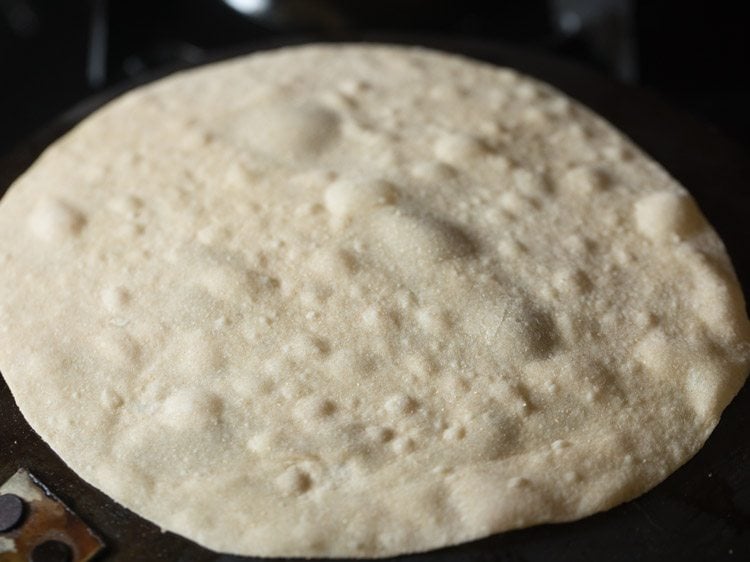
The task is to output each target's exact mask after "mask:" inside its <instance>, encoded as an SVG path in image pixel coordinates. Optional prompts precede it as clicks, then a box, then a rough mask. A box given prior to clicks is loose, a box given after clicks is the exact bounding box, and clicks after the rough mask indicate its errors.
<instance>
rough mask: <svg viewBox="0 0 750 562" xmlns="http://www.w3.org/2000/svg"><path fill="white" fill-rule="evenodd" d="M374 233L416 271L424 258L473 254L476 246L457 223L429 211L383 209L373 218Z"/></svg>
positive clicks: (371, 224)
mask: <svg viewBox="0 0 750 562" xmlns="http://www.w3.org/2000/svg"><path fill="white" fill-rule="evenodd" d="M369 226H370V230H371V235H372V236H373V238H374V239H375V241H376V242H379V243H380V244H381V245H382V246H383V248H384V249H385V250H386V252H387V253H388V254H390V255H391V257H392V258H393V259H394V261H395V262H396V263H399V264H401V265H402V266H403V267H404V268H406V269H412V270H414V271H413V273H417V272H418V271H417V270H418V269H419V268H421V265H420V262H421V261H423V260H424V261H431V262H439V261H442V260H445V259H449V258H454V257H461V256H466V255H469V254H472V253H473V252H474V247H473V244H472V243H471V241H470V240H469V238H468V237H467V236H466V234H465V233H464V232H463V231H462V230H461V229H460V228H458V227H456V226H453V225H450V224H448V223H445V222H441V221H439V220H437V219H434V218H432V217H430V216H427V215H415V214H411V213H408V212H404V211H403V210H401V209H398V208H396V209H383V210H381V212H378V213H376V214H374V215H373V217H372V220H371V221H370V225H369Z"/></svg>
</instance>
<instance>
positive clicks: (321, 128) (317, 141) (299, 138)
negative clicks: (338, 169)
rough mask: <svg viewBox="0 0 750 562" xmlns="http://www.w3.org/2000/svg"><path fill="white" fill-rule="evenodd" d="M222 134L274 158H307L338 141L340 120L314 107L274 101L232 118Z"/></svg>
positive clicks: (331, 113) (312, 103)
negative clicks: (279, 156) (280, 156)
mask: <svg viewBox="0 0 750 562" xmlns="http://www.w3.org/2000/svg"><path fill="white" fill-rule="evenodd" d="M225 134H228V135H229V136H230V137H232V138H233V139H235V140H238V141H240V142H241V143H243V144H245V145H249V146H252V147H253V148H256V149H258V150H261V151H263V152H265V153H268V154H273V155H274V156H276V157H278V155H286V156H288V157H292V158H310V157H313V156H315V155H318V154H320V153H321V152H323V151H325V150H327V149H328V148H330V147H331V146H332V145H333V144H334V143H335V142H336V141H337V140H338V139H339V137H340V135H341V127H340V117H339V115H338V113H336V112H335V111H332V110H331V109H328V108H326V107H324V106H322V105H320V104H318V103H314V102H307V103H303V104H285V103H282V102H281V101H280V100H275V101H274V103H269V104H266V105H259V106H258V107H255V108H253V109H251V110H249V111H247V110H246V111H243V112H242V113H241V114H240V115H235V116H234V117H233V119H232V120H231V121H230V122H229V123H228V125H227V127H226V133H225Z"/></svg>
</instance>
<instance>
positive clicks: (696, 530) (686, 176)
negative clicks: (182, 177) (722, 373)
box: [0, 35, 750, 562]
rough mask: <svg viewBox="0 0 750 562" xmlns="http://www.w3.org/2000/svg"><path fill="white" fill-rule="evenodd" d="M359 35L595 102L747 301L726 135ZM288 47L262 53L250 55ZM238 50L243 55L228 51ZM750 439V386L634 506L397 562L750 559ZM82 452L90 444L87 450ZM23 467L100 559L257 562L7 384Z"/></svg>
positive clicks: (594, 78) (738, 181)
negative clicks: (654, 170) (723, 259)
mask: <svg viewBox="0 0 750 562" xmlns="http://www.w3.org/2000/svg"><path fill="white" fill-rule="evenodd" d="M314 39H316V38H314V37H313V38H303V39H302V40H296V41H292V42H290V41H285V44H290V43H299V42H304V41H305V40H314ZM351 39H352V40H368V41H381V42H383V41H385V42H394V43H406V44H419V45H424V46H429V47H432V48H437V49H442V50H445V51H450V52H457V53H462V54H465V55H468V56H471V57H474V58H476V59H480V60H485V61H488V62H491V63H494V64H498V65H503V66H510V67H513V68H516V69H518V70H520V71H522V72H525V73H527V74H530V75H531V76H535V77H537V78H540V79H542V80H544V81H546V82H549V83H551V84H552V85H554V86H556V87H557V88H559V89H560V90H562V91H563V92H565V93H566V94H568V95H570V96H571V97H573V98H575V99H577V100H578V101H580V102H582V103H584V104H585V105H587V106H589V107H590V108H592V109H593V110H594V111H596V112H597V113H599V114H600V115H602V116H604V117H605V118H606V119H608V120H609V121H610V122H611V123H613V124H614V125H615V126H616V127H618V128H619V129H620V130H621V131H623V132H624V133H625V134H627V135H628V136H629V137H630V138H631V139H632V140H634V141H635V142H636V144H638V145H639V146H640V147H642V148H643V149H644V150H645V151H646V152H647V153H648V154H650V155H651V156H652V157H653V158H654V159H655V160H656V161H657V162H659V163H661V164H662V165H663V166H664V167H665V168H666V169H667V170H668V171H669V172H670V173H671V174H672V175H673V176H674V177H675V178H677V180H678V181H680V182H681V183H682V184H683V185H684V186H686V187H687V189H688V190H689V191H690V192H691V193H692V194H693V196H694V197H695V198H696V199H697V200H698V203H699V204H700V206H701V208H702V209H703V211H704V212H705V214H706V216H707V217H708V219H709V221H710V222H711V224H712V225H713V226H714V227H715V228H716V230H717V231H718V233H719V235H720V236H721V238H722V239H723V240H724V242H725V243H726V246H727V249H728V251H729V254H730V255H731V256H732V259H733V262H734V265H735V268H736V270H737V274H738V276H739V278H740V280H741V281H744V289H745V294H748V289H749V288H750V287H748V283H749V282H750V247H749V246H748V244H747V242H748V238H749V237H748V235H749V234H750V227H748V219H747V217H746V214H747V211H748V210H750V157H748V156H749V155H748V154H747V153H746V152H745V151H744V150H743V149H741V148H739V147H738V146H736V145H734V144H732V143H730V142H729V141H727V140H726V139H725V138H724V137H722V136H721V135H720V134H719V133H718V132H717V131H715V130H713V129H712V128H710V127H708V126H706V125H704V124H702V123H699V122H697V121H695V120H693V119H692V118H691V117H689V116H687V115H685V114H683V113H681V112H679V111H678V110H675V109H674V108H672V107H670V106H668V105H666V104H665V103H663V102H662V101H660V100H658V99H656V98H655V97H653V96H652V95H650V94H648V93H646V92H643V91H640V90H637V89H634V88H630V87H626V86H623V85H621V84H618V83H615V82H612V81H610V80H609V79H606V78H603V77H601V76H599V75H597V74H595V73H593V72H591V71H590V70H587V69H585V68H583V67H581V66H578V65H576V64H573V63H570V62H566V61H563V60H559V59H556V58H552V57H550V56H549V55H543V54H538V53H533V52H529V51H525V50H520V49H516V48H510V47H507V46H501V45H497V44H489V43H480V42H475V41H472V40H446V39H443V38H440V39H436V38H416V39H415V38H413V37H411V38H404V37H392V36H383V35H377V36H358V37H355V38H351ZM280 45H281V43H278V44H274V45H269V44H266V45H261V46H255V47H253V48H252V49H244V50H243V51H242V52H248V51H250V50H256V49H259V48H267V47H274V46H280ZM236 54H241V53H238V52H234V53H224V54H223V55H224V56H228V55H236ZM217 58H223V57H217ZM206 62H210V61H206ZM171 70H175V69H171ZM164 74H166V72H165V73H161V74H160V75H164ZM155 77H157V76H153V77H152V78H155ZM134 85H136V84H132V83H131V84H128V85H126V86H127V87H123V88H120V89H119V90H118V91H113V92H109V93H107V94H105V95H102V96H99V97H97V98H94V99H91V100H89V101H87V102H85V103H83V104H82V105H80V106H77V107H76V108H74V109H73V110H71V111H70V112H68V113H66V114H65V115H63V116H62V117H61V118H60V119H59V120H58V121H57V122H55V123H53V124H52V125H50V127H48V128H47V129H46V130H44V131H42V132H41V133H40V134H39V135H37V136H36V137H34V138H33V139H31V140H29V141H27V142H26V143H24V144H23V145H21V146H20V147H19V148H18V149H17V150H16V151H15V152H14V153H12V154H11V155H9V156H7V157H6V158H5V159H3V160H2V161H0V189H2V190H4V189H6V188H7V187H8V186H9V185H10V183H11V182H12V181H13V180H14V179H15V178H16V177H17V176H18V175H19V174H20V173H21V172H22V171H23V170H24V169H25V168H26V167H28V166H29V165H30V164H31V162H32V161H33V160H34V159H35V158H36V157H37V156H38V155H39V153H40V152H41V150H43V149H44V147H45V146H47V145H48V144H49V143H50V142H52V141H54V140H55V139H56V138H57V137H58V136H59V135H61V134H62V133H63V132H65V131H66V130H68V129H69V128H70V127H71V126H73V125H74V124H75V123H77V122H78V121H79V120H80V119H82V118H83V117H85V116H86V115H88V114H89V113H91V112H92V111H94V110H95V109H96V108H98V107H99V106H101V105H102V104H103V103H105V102H106V101H108V100H109V99H111V98H112V97H114V96H115V95H116V94H118V93H121V92H122V91H124V90H125V89H128V88H130V87H132V86H134ZM749 432H750V388H748V387H747V386H746V387H745V388H743V389H742V390H741V391H740V393H739V395H738V396H737V397H736V398H735V399H734V401H733V402H732V403H731V404H730V406H729V407H728V408H727V409H726V411H725V412H724V415H723V416H722V420H721V423H720V424H719V426H718V427H717V428H716V430H715V431H714V433H713V435H711V437H710V438H709V440H708V442H707V443H706V445H705V446H704V447H703V449H702V450H701V451H700V452H699V453H698V454H697V455H696V456H695V457H694V458H693V459H691V460H690V461H688V463H687V464H685V465H684V466H683V467H682V468H680V469H679V470H678V471H677V472H675V473H674V474H673V475H671V476H670V477H669V478H667V479H666V480H665V481H664V482H663V483H662V484H660V485H659V486H657V487H656V488H654V489H653V490H652V491H650V492H648V493H646V494H645V495H643V496H641V497H639V498H638V499H636V500H634V501H631V502H629V503H626V504H624V505H621V506H619V507H616V508H614V509H612V510H610V511H607V512H605V513H600V514H597V515H593V516H591V517H587V518H585V519H582V520H580V521H576V522H572V523H564V524H556V525H542V526H537V527H532V528H530V529H523V530H519V531H511V532H507V533H501V534H498V535H494V536H491V537H489V538H486V539H481V540H478V541H474V542H471V543H467V544H463V545H458V546H454V547H449V548H443V549H440V550H436V551H432V552H428V553H423V554H415V555H410V556H404V557H399V558H401V559H404V560H407V559H408V560H410V561H412V562H449V561H451V562H453V561H462V562H463V561H490V560H499V561H508V562H510V561H513V562H535V561H539V562H542V561H543V562H555V561H557V562H563V561H565V562H573V561H584V560H586V561H588V560H591V561H604V560H607V561H610V562H620V561H621V562H631V561H634V560H639V561H659V562H661V561H663V560H680V561H699V560H728V561H730V560H731V561H740V560H750V439H748V433H749ZM80 446H81V447H85V446H86V443H81V445H80ZM20 467H25V468H27V469H29V470H30V471H32V472H33V473H34V474H35V475H36V476H37V477H38V478H40V479H41V480H42V481H43V482H44V483H45V484H46V485H47V486H48V487H49V488H50V489H51V490H52V492H54V493H55V494H57V495H58V496H59V497H60V498H61V499H62V500H63V501H64V502H65V503H66V504H68V505H69V506H70V507H71V508H72V509H73V510H74V511H75V512H76V513H77V514H78V515H79V516H80V517H82V518H83V519H84V521H86V523H88V524H89V525H90V526H91V527H93V528H94V530H95V531H97V532H98V533H99V534H100V535H101V536H102V538H103V539H104V540H105V542H106V543H107V550H105V552H104V554H103V555H102V557H101V559H104V560H112V561H125V560H127V561H146V560H149V561H154V562H161V561H179V562H240V561H245V560H253V559H251V558H244V557H238V556H230V555H222V554H216V553H213V552H211V551H209V550H206V549H204V548H202V547H200V546H198V545H196V544H195V543H193V542H191V541H189V540H187V539H184V538H182V537H179V536H177V535H174V534H172V533H162V532H161V531H160V530H159V529H158V528H157V527H156V526H155V525H153V524H151V523H149V522H147V521H145V520H144V519H142V518H140V517H138V516H137V515H135V514H133V513H132V512H130V511H129V510H127V509H125V508H123V507H121V506H119V505H118V504H116V503H114V502H113V501H112V500H111V499H109V498H108V497H107V496H105V495H104V494H102V493H101V492H99V491H98V490H96V489H95V488H93V487H92V486H90V485H89V484H87V483H86V482H84V481H82V480H81V479H80V478H78V477H77V476H76V475H75V474H74V473H73V472H72V471H71V470H70V469H69V468H68V467H67V466H66V465H65V464H64V463H63V462H62V461H61V460H60V459H59V458H58V457H57V456H56V455H55V454H54V453H53V452H52V451H51V450H50V448H49V447H48V446H47V445H46V444H45V443H44V442H43V441H42V440H41V439H40V438H39V436H37V435H36V433H34V431H33V430H32V429H31V428H30V427H29V426H28V424H27V423H26V421H25V420H24V418H23V417H22V415H21V413H20V412H19V410H18V408H17V407H16V405H15V403H14V401H13V398H12V396H11V394H10V392H9V390H8V388H7V386H6V385H5V383H4V381H2V379H0V482H3V481H5V479H7V478H8V477H10V476H11V475H12V474H13V473H14V472H15V471H16V470H17V469H18V468H20ZM363 509H367V506H363ZM0 536H2V535H1V534H0ZM256 560H257V559H256Z"/></svg>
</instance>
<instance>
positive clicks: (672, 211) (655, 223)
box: [635, 191, 705, 242]
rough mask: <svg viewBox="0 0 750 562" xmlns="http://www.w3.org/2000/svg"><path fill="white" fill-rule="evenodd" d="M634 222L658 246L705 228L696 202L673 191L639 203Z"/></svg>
mask: <svg viewBox="0 0 750 562" xmlns="http://www.w3.org/2000/svg"><path fill="white" fill-rule="evenodd" d="M635 221H636V226H637V227H638V230H639V231H640V232H641V234H643V235H645V236H646V237H648V238H650V239H651V240H653V241H655V242H661V241H670V240H672V239H673V238H674V237H675V236H677V237H678V238H684V237H686V236H688V235H689V234H692V233H693V232H695V231H697V230H699V229H701V228H703V227H704V226H705V221H704V219H703V217H702V216H701V214H700V211H699V210H698V207H697V206H696V205H695V203H694V202H693V199H692V198H691V197H690V196H689V195H687V194H684V193H676V192H672V191H658V192H656V193H652V194H650V195H647V196H645V197H643V198H641V199H639V200H638V201H637V202H636V204H635Z"/></svg>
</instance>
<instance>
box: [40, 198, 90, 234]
mask: <svg viewBox="0 0 750 562" xmlns="http://www.w3.org/2000/svg"><path fill="white" fill-rule="evenodd" d="M85 224H86V217H85V215H84V214H83V213H81V212H80V211H79V210H77V209H76V208H74V207H72V206H71V205H69V204H67V203H65V202H63V201H58V200H55V199H44V200H42V201H41V202H39V203H38V204H37V206H36V207H35V208H34V210H33V211H32V213H31V216H30V217H29V226H30V228H31V231H32V232H33V233H34V234H35V235H36V236H37V237H38V238H40V239H42V240H44V241H46V242H61V241H63V240H65V239H66V238H70V237H74V236H77V235H78V234H80V233H81V230H82V229H83V227H84V226H85Z"/></svg>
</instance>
